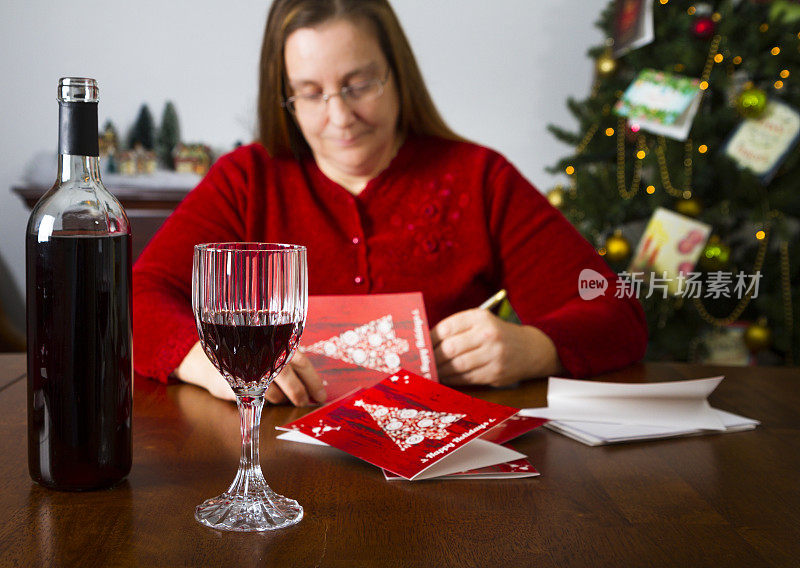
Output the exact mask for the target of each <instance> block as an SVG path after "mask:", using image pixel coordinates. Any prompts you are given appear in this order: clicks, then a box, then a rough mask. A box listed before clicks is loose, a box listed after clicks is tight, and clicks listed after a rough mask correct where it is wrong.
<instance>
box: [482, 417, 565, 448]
mask: <svg viewBox="0 0 800 568" xmlns="http://www.w3.org/2000/svg"><path fill="white" fill-rule="evenodd" d="M547 422H549V420H547V419H546V418H534V417H533V416H520V415H519V414H516V415H514V416H512V417H511V418H509V419H508V420H506V421H505V422H503V423H502V424H500V425H499V426H496V427H495V428H492V429H491V430H489V431H488V432H486V433H485V434H483V435H481V440H487V441H489V442H494V443H495V444H505V443H506V442H508V441H510V440H513V439H514V438H516V437H518V436H522V435H523V434H527V433H528V432H530V431H531V430H534V429H536V428H538V427H539V426H542V425H543V424H545V423H547Z"/></svg>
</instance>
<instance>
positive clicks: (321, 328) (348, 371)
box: [299, 292, 438, 400]
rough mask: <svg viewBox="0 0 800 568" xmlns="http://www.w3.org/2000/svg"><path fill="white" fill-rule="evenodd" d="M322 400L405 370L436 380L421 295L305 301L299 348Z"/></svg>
mask: <svg viewBox="0 0 800 568" xmlns="http://www.w3.org/2000/svg"><path fill="white" fill-rule="evenodd" d="M299 350H300V352H302V353H304V354H305V355H306V356H307V357H308V358H309V359H310V360H311V363H312V364H313V365H314V369H316V371H317V372H318V373H319V375H320V377H321V378H322V380H323V384H324V385H325V390H326V391H327V395H328V400H333V399H336V398H338V397H340V396H342V395H344V394H346V393H348V392H350V391H352V390H353V389H354V388H357V387H365V386H370V385H373V384H375V383H377V382H378V381H380V380H381V379H382V378H383V377H385V376H386V375H387V374H389V373H394V372H397V371H398V370H399V369H401V368H403V369H408V370H409V371H412V372H414V373H418V374H419V375H422V376H423V377H425V378H427V379H431V380H434V381H436V380H438V377H437V375H436V365H435V363H434V360H433V346H432V345H431V338H430V331H429V329H428V320H427V317H426V316H425V305H424V303H423V301H422V294H421V293H419V292H415V293H411V294H372V295H364V296H310V297H309V299H308V319H307V320H306V327H305V330H304V331H303V338H302V341H301V343H300V348H299Z"/></svg>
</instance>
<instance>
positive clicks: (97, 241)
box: [25, 77, 133, 491]
mask: <svg viewBox="0 0 800 568" xmlns="http://www.w3.org/2000/svg"><path fill="white" fill-rule="evenodd" d="M97 101H98V89H97V82H96V81H95V80H94V79H85V78H75V77H65V78H62V79H60V80H59V82H58V104H59V128H58V177H57V179H56V182H55V184H54V185H53V188H52V189H51V190H50V191H48V192H47V193H46V194H45V195H43V196H42V198H41V199H40V200H39V202H38V203H37V204H36V206H35V207H34V209H33V211H32V212H31V216H30V220H29V221H28V228H27V233H26V242H25V246H26V261H27V262H26V265H27V266H26V277H27V278H26V280H27V323H28V326H27V327H28V470H29V472H30V475H31V478H32V479H33V480H34V481H36V482H37V483H39V484H41V485H44V486H46V487H51V488H54V489H63V490H73V491H81V490H88V489H97V488H101V487H109V486H111V485H113V484H115V483H117V482H118V481H120V480H121V479H123V478H124V477H125V476H126V475H128V473H129V472H130V468H131V418H132V416H131V411H132V394H133V392H132V387H133V383H132V378H133V360H132V349H131V242H130V240H131V231H130V225H129V223H128V218H127V216H126V215H125V211H124V210H123V208H122V206H121V205H120V203H119V201H117V200H116V198H114V196H113V195H111V194H110V193H109V192H108V190H107V189H106V188H105V187H104V186H103V183H102V182H101V181H100V167H99V163H98V130H97Z"/></svg>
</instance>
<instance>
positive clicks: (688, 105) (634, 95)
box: [614, 69, 703, 140]
mask: <svg viewBox="0 0 800 568" xmlns="http://www.w3.org/2000/svg"><path fill="white" fill-rule="evenodd" d="M699 83H700V82H699V81H698V80H697V79H691V78H689V77H681V76H679V75H673V74H671V73H664V72H663V71H655V70H653V69H644V70H642V72H641V73H639V76H638V77H637V78H636V80H635V81H634V82H633V83H631V85H630V86H629V87H628V89H627V90H626V91H625V93H624V94H623V95H622V98H621V99H620V100H619V101H617V104H616V105H614V112H615V113H617V114H618V115H619V116H625V117H627V118H628V122H630V123H631V125H636V126H637V127H638V128H641V129H643V130H646V131H648V132H652V133H653V134H659V135H661V136H668V137H670V138H674V139H676V140H686V137H687V136H688V135H689V130H691V128H692V121H693V120H694V117H695V115H696V114H697V109H698V108H699V107H700V100H701V98H702V94H703V91H701V90H700V87H699Z"/></svg>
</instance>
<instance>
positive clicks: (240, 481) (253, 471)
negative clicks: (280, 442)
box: [228, 396, 269, 495]
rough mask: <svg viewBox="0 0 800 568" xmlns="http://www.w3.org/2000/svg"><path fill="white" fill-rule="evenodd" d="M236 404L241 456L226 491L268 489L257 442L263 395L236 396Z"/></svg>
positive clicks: (243, 492) (249, 492)
mask: <svg viewBox="0 0 800 568" xmlns="http://www.w3.org/2000/svg"><path fill="white" fill-rule="evenodd" d="M236 404H237V406H238V407H239V419H240V424H241V430H242V457H241V458H240V459H239V471H238V473H237V474H236V479H234V480H233V483H232V484H231V486H230V488H229V489H228V492H229V493H236V494H240V495H247V494H253V493H255V492H258V491H264V490H265V489H267V490H268V489H269V488H268V486H267V483H266V481H265V480H264V475H263V474H262V473H261V460H260V457H259V443H258V431H259V427H260V425H261V410H262V408H263V407H264V397H263V396H237V397H236Z"/></svg>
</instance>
